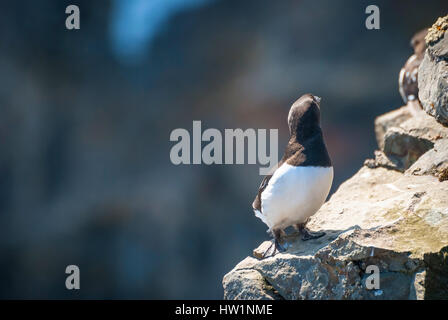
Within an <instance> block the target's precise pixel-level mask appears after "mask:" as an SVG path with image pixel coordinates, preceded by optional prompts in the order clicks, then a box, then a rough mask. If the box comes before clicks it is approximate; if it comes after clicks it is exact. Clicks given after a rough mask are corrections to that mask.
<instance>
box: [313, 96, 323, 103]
mask: <svg viewBox="0 0 448 320" xmlns="http://www.w3.org/2000/svg"><path fill="white" fill-rule="evenodd" d="M314 100H316V101H317V103H320V101H321V100H322V98H321V97H318V96H314Z"/></svg>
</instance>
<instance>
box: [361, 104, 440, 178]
mask: <svg viewBox="0 0 448 320" xmlns="http://www.w3.org/2000/svg"><path fill="white" fill-rule="evenodd" d="M375 134H376V139H377V142H378V146H379V148H380V150H377V151H375V159H369V160H367V161H366V162H365V165H366V166H368V167H369V168H376V167H384V168H389V169H394V170H398V171H401V172H404V171H406V170H407V169H408V168H409V167H411V166H412V165H413V164H414V163H415V161H417V159H419V157H420V156H421V155H423V154H424V153H425V152H427V151H428V150H430V149H432V148H433V146H434V143H435V142H436V141H437V140H439V139H444V138H448V128H446V127H444V126H443V125H441V124H440V123H438V122H437V121H436V120H435V119H434V118H433V117H431V116H429V115H427V114H426V113H425V112H424V111H422V110H419V109H417V108H415V107H414V106H413V105H412V104H408V105H407V106H404V107H401V108H400V109H397V110H394V111H391V112H388V113H386V114H384V115H381V116H379V117H378V118H376V120H375Z"/></svg>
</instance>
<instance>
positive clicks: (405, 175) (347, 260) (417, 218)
mask: <svg viewBox="0 0 448 320" xmlns="http://www.w3.org/2000/svg"><path fill="white" fill-rule="evenodd" d="M444 21H445V20H443V19H442V20H439V21H438V23H439V24H442V25H443V23H444ZM443 26H444V25H443ZM443 26H442V27H440V28H437V26H436V27H435V29H436V31H440V30H442V31H444V30H446V28H445V29H443V28H444V27H443ZM433 28H434V26H433ZM430 35H431V37H430V38H429V39H427V41H428V46H429V47H428V50H427V52H426V54H425V61H424V62H423V63H422V66H421V67H420V70H419V74H420V72H422V73H423V74H424V75H423V76H422V77H419V88H423V95H424V98H423V99H422V100H423V101H422V102H423V107H424V109H425V111H426V112H425V111H423V110H421V109H419V108H416V106H415V104H412V103H411V104H408V105H407V106H404V107H402V108H399V109H397V110H394V111H392V112H389V113H387V114H385V115H382V116H380V117H378V118H377V119H376V121H375V133H376V137H377V140H378V146H379V150H377V151H375V159H369V160H366V162H365V164H364V166H363V167H362V168H361V169H360V170H359V171H358V172H357V173H356V174H355V175H354V176H353V177H352V178H350V179H349V180H347V181H346V182H345V183H343V184H342V185H341V186H340V187H339V189H338V190H337V191H336V192H335V193H334V194H333V195H332V197H331V198H330V200H329V201H328V202H326V203H325V204H324V205H323V206H322V208H321V209H320V210H319V211H318V212H317V213H316V214H315V215H314V216H313V217H312V218H311V220H310V222H309V224H308V227H309V228H310V229H311V230H313V231H325V232H326V236H324V237H322V238H320V239H316V240H310V241H306V242H304V241H302V240H300V238H299V237H298V236H297V234H291V235H290V236H288V238H287V242H288V244H289V247H288V250H287V251H286V252H284V253H280V254H277V255H275V256H274V257H269V258H265V259H261V252H264V251H265V249H266V248H267V246H269V245H270V244H271V242H270V241H265V242H264V243H263V244H261V245H260V247H258V248H257V249H255V250H254V253H253V257H247V258H246V259H244V260H243V261H241V262H240V263H239V264H238V265H237V266H236V267H235V268H234V269H233V270H232V271H230V272H229V273H228V274H226V275H225V276H224V279H223V286H224V298H225V299H448V127H445V126H444V124H445V125H446V121H445V120H444V119H445V118H446V110H447V101H448V90H447V86H446V83H447V82H446V81H447V78H446V77H445V78H444V76H443V73H441V70H442V71H443V70H444V68H445V67H446V60H444V58H443V57H444V56H443V54H446V52H448V44H447V41H445V40H444V39H445V38H446V36H445V33H443V32H439V33H437V32H435V31H433V32H431V33H430ZM444 36H445V38H444ZM433 46H437V48H436V49H437V50H435V49H434V47H433ZM437 55H439V56H437ZM441 57H442V58H441ZM422 68H423V71H422ZM444 81H445V82H444ZM432 99H433V100H432ZM428 101H431V102H429V104H428ZM431 104H433V105H434V106H432V105H431ZM370 265H375V266H377V267H378V268H379V271H380V288H379V289H371V290H369V289H367V287H366V279H367V278H368V277H369V276H370V273H368V272H367V270H366V269H367V267H368V266H370Z"/></svg>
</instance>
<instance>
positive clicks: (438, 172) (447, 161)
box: [406, 139, 448, 181]
mask: <svg viewBox="0 0 448 320" xmlns="http://www.w3.org/2000/svg"><path fill="white" fill-rule="evenodd" d="M406 174H413V175H433V176H435V177H437V178H438V179H439V181H445V180H448V139H442V140H439V141H437V142H436V144H435V145H434V148H433V149H431V150H429V151H428V152H426V153H425V154H424V155H423V156H421V157H420V158H419V159H418V161H417V162H416V163H414V164H413V165H412V166H411V167H410V168H409V169H408V170H407V171H406Z"/></svg>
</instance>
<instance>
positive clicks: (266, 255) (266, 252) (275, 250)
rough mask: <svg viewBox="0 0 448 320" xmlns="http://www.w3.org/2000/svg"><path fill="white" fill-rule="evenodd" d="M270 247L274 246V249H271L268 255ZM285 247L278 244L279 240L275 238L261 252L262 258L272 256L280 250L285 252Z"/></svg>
mask: <svg viewBox="0 0 448 320" xmlns="http://www.w3.org/2000/svg"><path fill="white" fill-rule="evenodd" d="M272 247H274V250H273V251H272V253H271V254H270V255H268V253H269V251H271V249H272ZM285 251H286V248H285V247H284V246H282V245H281V244H280V242H279V241H278V240H277V239H275V240H274V241H273V242H272V243H271V245H270V246H269V248H267V249H266V251H265V252H264V253H263V256H262V258H263V259H264V258H268V257H273V256H275V255H276V254H277V253H281V252H285Z"/></svg>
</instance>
